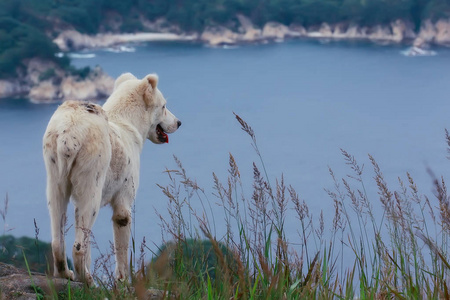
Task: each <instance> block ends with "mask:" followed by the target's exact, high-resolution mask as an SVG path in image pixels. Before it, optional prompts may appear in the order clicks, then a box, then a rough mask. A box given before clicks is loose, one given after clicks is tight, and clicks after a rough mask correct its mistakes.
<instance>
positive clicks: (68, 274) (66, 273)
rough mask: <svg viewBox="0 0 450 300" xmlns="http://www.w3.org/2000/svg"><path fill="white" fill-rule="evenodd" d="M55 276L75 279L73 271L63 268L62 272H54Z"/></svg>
mask: <svg viewBox="0 0 450 300" xmlns="http://www.w3.org/2000/svg"><path fill="white" fill-rule="evenodd" d="M55 277H59V278H64V279H69V280H71V281H74V280H75V274H74V273H73V271H71V270H68V269H66V270H64V271H63V272H60V273H57V274H55Z"/></svg>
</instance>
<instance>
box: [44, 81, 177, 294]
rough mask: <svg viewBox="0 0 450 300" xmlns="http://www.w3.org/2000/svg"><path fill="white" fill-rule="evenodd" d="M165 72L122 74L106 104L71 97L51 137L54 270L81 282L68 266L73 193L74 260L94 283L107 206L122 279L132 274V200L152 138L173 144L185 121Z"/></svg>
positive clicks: (47, 149) (53, 122) (47, 157)
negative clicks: (95, 235) (172, 107)
mask: <svg viewBox="0 0 450 300" xmlns="http://www.w3.org/2000/svg"><path fill="white" fill-rule="evenodd" d="M157 83H158V77H157V76H156V75H153V74H150V75H147V76H145V78H143V79H142V80H140V79H137V78H136V77H135V76H133V75H132V74H130V73H126V74H122V75H121V76H120V77H119V78H117V80H116V82H115V84H114V91H113V93H112V95H111V96H110V97H109V98H108V100H107V101H106V103H105V104H104V105H103V108H102V107H101V106H99V105H96V104H92V103H87V102H78V101H66V102H64V103H63V104H62V105H61V106H59V107H58V109H57V110H56V112H55V113H54V114H53V116H52V118H51V119H50V122H49V124H48V127H47V130H46V132H45V135H44V139H43V145H44V161H45V166H46V169H47V199H48V209H49V212H50V219H51V231H52V252H53V259H54V275H55V276H57V277H63V278H70V279H72V280H74V279H75V278H74V274H73V272H72V271H70V270H69V269H68V267H67V261H66V251H65V242H64V226H65V223H66V211H67V205H68V203H69V199H70V197H71V196H72V201H73V204H74V206H75V243H74V245H73V251H72V255H73V262H74V266H75V272H76V275H77V279H79V280H82V281H85V282H86V283H87V284H89V285H92V284H93V279H92V276H91V274H90V272H89V270H90V264H91V255H90V243H89V236H90V233H91V228H92V226H93V224H94V221H95V219H96V217H97V214H98V211H99V209H100V207H101V206H104V205H106V204H111V206H112V209H113V217H112V220H113V227H114V248H115V255H116V270H115V274H116V278H117V279H126V278H127V277H128V259H127V254H128V243H129V239H130V224H131V213H130V210H131V206H132V203H133V201H134V198H135V195H136V190H137V188H138V183H139V156H140V154H141V150H142V147H143V145H144V142H145V140H146V139H147V138H148V139H150V140H151V141H152V142H153V143H155V144H162V143H167V142H168V141H169V140H168V136H167V133H172V132H174V131H175V130H177V129H178V127H180V125H181V122H180V121H179V120H178V119H177V118H176V117H175V116H174V115H173V114H172V113H171V112H170V111H169V110H168V109H167V108H166V100H165V99H164V97H163V95H162V94H161V92H160V91H159V90H158V88H157Z"/></svg>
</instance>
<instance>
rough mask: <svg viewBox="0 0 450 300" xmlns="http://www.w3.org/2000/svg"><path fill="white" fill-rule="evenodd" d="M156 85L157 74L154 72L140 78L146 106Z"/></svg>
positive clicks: (148, 104)
mask: <svg viewBox="0 0 450 300" xmlns="http://www.w3.org/2000/svg"><path fill="white" fill-rule="evenodd" d="M157 85H158V75H156V74H148V75H147V76H145V77H144V79H142V82H141V89H142V92H143V96H144V101H145V103H146V104H147V106H150V105H151V103H150V102H151V101H152V99H153V96H154V91H155V89H156V86H157Z"/></svg>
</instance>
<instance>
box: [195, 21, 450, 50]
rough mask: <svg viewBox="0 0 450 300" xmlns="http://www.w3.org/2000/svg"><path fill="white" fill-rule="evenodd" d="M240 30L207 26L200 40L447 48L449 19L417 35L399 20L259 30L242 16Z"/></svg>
mask: <svg viewBox="0 0 450 300" xmlns="http://www.w3.org/2000/svg"><path fill="white" fill-rule="evenodd" d="M238 20H239V23H240V28H239V30H238V31H237V32H233V31H231V30H230V29H227V28H224V27H222V26H219V27H208V28H206V29H205V31H204V32H203V33H202V34H201V35H200V40H201V41H202V42H204V43H207V44H209V45H211V46H218V45H224V44H239V43H255V42H267V41H272V40H274V41H282V40H284V39H287V38H314V39H335V40H369V41H374V42H392V43H413V44H414V45H416V46H427V45H430V44H431V45H432V44H434V45H444V46H450V19H440V20H438V21H437V22H435V23H433V22H431V21H430V20H426V21H424V22H423V24H422V26H421V28H420V30H419V31H418V32H415V31H414V26H413V24H411V23H409V22H405V21H402V20H397V21H395V22H391V23H390V24H387V25H376V26H372V27H368V26H358V25H356V24H350V23H337V24H328V23H323V24H321V25H320V26H312V27H309V28H305V27H303V26H301V25H298V24H291V25H290V26H286V25H283V24H280V23H276V22H268V23H266V24H265V25H264V26H263V28H257V27H255V26H254V25H253V24H252V23H251V21H250V20H249V19H248V18H247V17H245V16H242V15H240V16H238Z"/></svg>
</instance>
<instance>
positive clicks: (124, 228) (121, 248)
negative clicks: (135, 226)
mask: <svg viewBox="0 0 450 300" xmlns="http://www.w3.org/2000/svg"><path fill="white" fill-rule="evenodd" d="M113 227H114V250H115V253H116V272H115V274H116V279H117V280H127V279H128V243H129V241H130V234H131V212H130V208H129V207H127V206H124V205H122V204H119V205H114V206H113Z"/></svg>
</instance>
